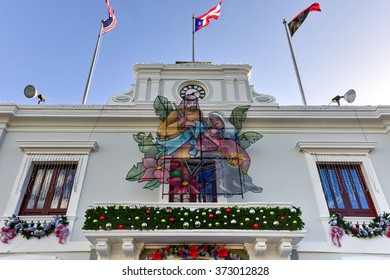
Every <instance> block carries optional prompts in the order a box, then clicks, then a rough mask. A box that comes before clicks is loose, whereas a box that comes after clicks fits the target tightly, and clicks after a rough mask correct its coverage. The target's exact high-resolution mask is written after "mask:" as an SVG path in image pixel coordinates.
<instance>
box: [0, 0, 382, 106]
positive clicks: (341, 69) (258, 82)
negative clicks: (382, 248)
mask: <svg viewBox="0 0 390 280" xmlns="http://www.w3.org/2000/svg"><path fill="white" fill-rule="evenodd" d="M110 2H111V5H112V7H113V8H114V10H115V15H116V17H117V20H118V23H117V26H116V27H115V29H114V30H112V31H111V32H109V33H107V34H105V35H104V36H103V40H102V44H101V48H100V53H99V57H98V60H97V64H96V69H95V73H94V76H93V79H92V83H91V88H90V91H89V95H88V99H87V102H86V103H87V104H90V105H92V104H105V103H106V102H107V100H108V99H109V97H110V96H111V95H112V94H117V93H124V92H128V91H129V89H130V87H131V85H132V84H134V83H135V79H134V74H133V70H132V68H133V65H134V64H136V63H164V64H173V63H175V62H176V61H191V59H192V41H191V38H192V33H191V30H192V14H195V15H196V16H198V15H201V14H203V13H205V12H206V11H208V10H209V9H210V8H211V7H213V6H215V5H217V4H218V2H219V0H149V1H145V0H111V1H110ZM313 3H314V1H304V0H224V2H223V5H222V12H221V16H220V18H219V20H217V21H215V20H212V22H211V23H210V25H209V26H207V27H205V28H203V29H202V30H200V31H199V32H197V33H196V47H195V51H196V60H197V61H211V62H213V63H214V64H225V63H234V64H250V65H252V66H253V72H252V77H251V79H250V84H252V85H254V86H255V89H256V91H257V92H259V93H265V94H270V95H273V96H274V97H275V98H276V101H277V102H278V103H279V104H280V105H302V100H301V96H300V91H299V87H298V83H297V79H296V76H295V72H294V67H293V63H292V59H291V55H290V50H289V47H288V42H287V38H286V33H285V30H284V26H283V24H282V21H283V18H285V19H286V20H287V22H289V21H290V20H291V19H292V18H293V17H295V16H296V15H297V14H298V13H299V12H300V11H302V10H303V9H305V8H306V7H308V6H310V5H311V4H313ZM318 3H319V4H320V5H321V9H322V12H312V13H310V14H309V16H308V17H307V18H306V21H305V22H304V23H303V24H302V26H301V27H300V28H299V29H298V31H297V32H296V33H295V34H294V36H293V38H292V45H293V49H294V53H295V56H296V60H297V64H298V68H299V72H300V76H301V81H302V85H303V89H304V91H305V96H306V99H307V103H308V105H328V104H329V103H330V102H331V99H332V98H333V97H334V96H336V95H343V94H344V93H345V92H346V91H347V90H349V89H351V88H353V89H355V91H356V93H357V98H356V101H355V103H354V104H355V105H380V104H382V105H389V104H390V34H389V33H390V32H389V22H388V21H389V16H390V1H389V0H373V1H366V0H342V1H336V0H323V1H318ZM2 10H3V11H6V13H5V14H4V15H3V28H2V36H1V39H0V40H1V41H2V43H1V45H0V50H1V51H0V62H1V67H0V86H1V88H0V101H1V102H17V103H21V104H36V103H37V100H35V99H34V100H31V99H26V98H25V97H24V95H23V89H24V87H25V86H26V85H28V84H33V85H34V86H35V87H36V88H37V89H38V90H39V92H40V93H42V94H44V95H45V96H46V98H47V101H46V104H81V102H82V98H83V94H84V89H85V85H86V82H87V77H88V72H89V68H90V65H91V61H92V56H93V51H94V48H95V44H96V40H97V35H98V32H99V27H100V21H101V20H102V19H106V18H107V8H106V5H105V1H104V0H79V1H53V0H34V1H31V0H18V1H3V3H2ZM342 104H346V102H343V100H342Z"/></svg>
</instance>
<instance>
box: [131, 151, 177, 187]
mask: <svg viewBox="0 0 390 280" xmlns="http://www.w3.org/2000/svg"><path fill="white" fill-rule="evenodd" d="M171 160H172V157H171V156H164V157H161V158H159V159H155V158H151V157H149V158H143V159H142V165H143V166H144V167H145V168H146V170H145V172H144V174H143V175H142V176H141V177H140V178H139V182H144V181H154V180H158V181H159V182H160V183H168V178H169V177H170V173H169V171H170V170H173V169H177V168H178V166H179V164H178V163H177V162H173V161H171Z"/></svg>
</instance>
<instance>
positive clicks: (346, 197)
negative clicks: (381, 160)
mask: <svg viewBox="0 0 390 280" xmlns="http://www.w3.org/2000/svg"><path fill="white" fill-rule="evenodd" d="M316 163H317V169H318V172H319V176H320V180H321V185H322V187H323V191H324V196H325V199H326V200H327V198H326V197H327V195H326V190H325V186H324V185H323V183H322V179H321V177H322V176H325V177H326V179H327V181H328V184H329V192H330V193H329V194H328V196H330V197H331V199H332V201H333V203H334V204H335V205H334V206H335V207H334V208H330V205H329V204H328V202H327V205H328V209H329V213H335V212H337V213H339V214H341V215H342V216H352V217H355V216H358V217H359V216H361V217H372V216H377V212H376V210H375V206H374V203H373V201H372V198H371V193H370V190H369V189H368V187H367V179H366V178H365V176H364V174H363V171H362V166H361V163H359V162H340V163H334V162H322V161H316ZM320 168H322V169H323V170H325V173H324V174H323V175H321V171H320ZM332 168H333V172H334V175H335V177H334V179H333V180H332V178H331V175H330V174H329V171H330V170H331V169H332ZM341 168H346V172H347V173H343V172H342V170H341ZM352 170H356V172H357V174H356V175H357V178H358V180H359V184H360V186H361V188H362V190H363V196H364V199H365V201H366V204H367V206H368V209H363V207H362V205H361V199H360V196H357V199H356V203H357V206H358V207H359V208H358V209H354V207H353V206H352V205H351V198H350V192H351V191H352V192H353V193H355V190H356V188H357V186H356V184H355V182H354V180H353V179H352V177H353V176H352ZM345 176H348V178H345ZM335 180H336V182H334V181H335ZM346 181H349V182H350V187H349V188H348V187H347V184H348V183H347V182H346ZM334 183H335V184H336V186H334V185H333V184H334ZM335 187H337V188H338V189H339V195H337V194H336V192H335V190H334V188H335ZM365 190H367V192H366V191H365ZM337 196H338V197H340V198H341V200H342V203H343V206H344V207H343V208H340V207H338V205H339V203H337V198H336V197H337Z"/></svg>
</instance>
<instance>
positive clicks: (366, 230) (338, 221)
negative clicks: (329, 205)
mask: <svg viewBox="0 0 390 280" xmlns="http://www.w3.org/2000/svg"><path fill="white" fill-rule="evenodd" d="M330 218H331V220H330V221H329V223H330V224H331V226H338V227H340V228H342V229H343V230H344V232H345V233H346V234H347V235H352V236H353V237H358V238H372V237H377V236H383V235H384V234H385V235H386V234H387V236H388V237H390V226H389V225H390V213H385V212H384V213H383V214H381V215H379V216H378V217H375V218H374V219H373V220H372V222H370V223H360V224H359V223H353V222H347V221H346V220H345V219H344V217H343V216H342V215H341V214H340V213H333V214H331V216H330Z"/></svg>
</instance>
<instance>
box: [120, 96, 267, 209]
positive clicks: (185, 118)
mask: <svg viewBox="0 0 390 280" xmlns="http://www.w3.org/2000/svg"><path fill="white" fill-rule="evenodd" d="M199 98H202V96H200V97H199V96H196V95H195V94H187V95H183V96H182V100H181V102H180V104H179V105H176V104H175V103H172V102H170V101H169V100H168V99H167V98H165V97H163V96H158V97H157V98H156V99H155V101H154V105H153V106H154V109H155V113H156V115H157V116H158V118H159V119H160V121H161V123H160V124H159V126H158V127H157V132H156V135H155V136H154V135H153V134H152V133H149V134H146V133H144V132H139V133H137V134H134V135H133V138H134V140H135V141H136V142H137V143H138V147H139V149H140V151H141V152H142V153H143V154H144V157H143V158H142V160H141V161H140V162H137V163H136V164H135V165H134V166H133V167H132V168H131V169H130V171H129V172H128V174H127V177H126V180H128V181H132V182H133V181H138V182H139V183H145V185H144V186H143V187H144V188H146V189H150V190H153V189H155V188H158V187H162V188H163V195H169V196H170V197H169V200H170V201H173V202H174V201H181V202H216V197H218V196H221V195H223V196H225V197H231V196H234V195H241V196H243V194H244V193H245V192H248V191H250V192H255V193H260V192H262V190H263V189H262V188H261V187H259V186H257V185H255V184H254V183H253V181H252V178H251V177H250V176H249V174H248V172H249V169H250V165H251V159H250V156H249V154H248V153H247V151H246V149H247V148H248V147H249V146H250V145H252V144H254V143H255V142H256V141H258V140H259V139H261V138H262V135H261V134H260V133H258V132H254V131H248V132H241V129H242V126H243V122H244V121H245V119H246V116H247V115H246V112H247V110H248V109H249V105H248V106H238V107H236V108H234V109H233V110H232V111H231V113H230V116H229V117H227V116H226V115H225V114H224V113H223V112H218V111H213V112H209V113H208V114H207V115H204V114H203V112H202V111H201V109H200V106H199V100H198V99H199Z"/></svg>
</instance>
